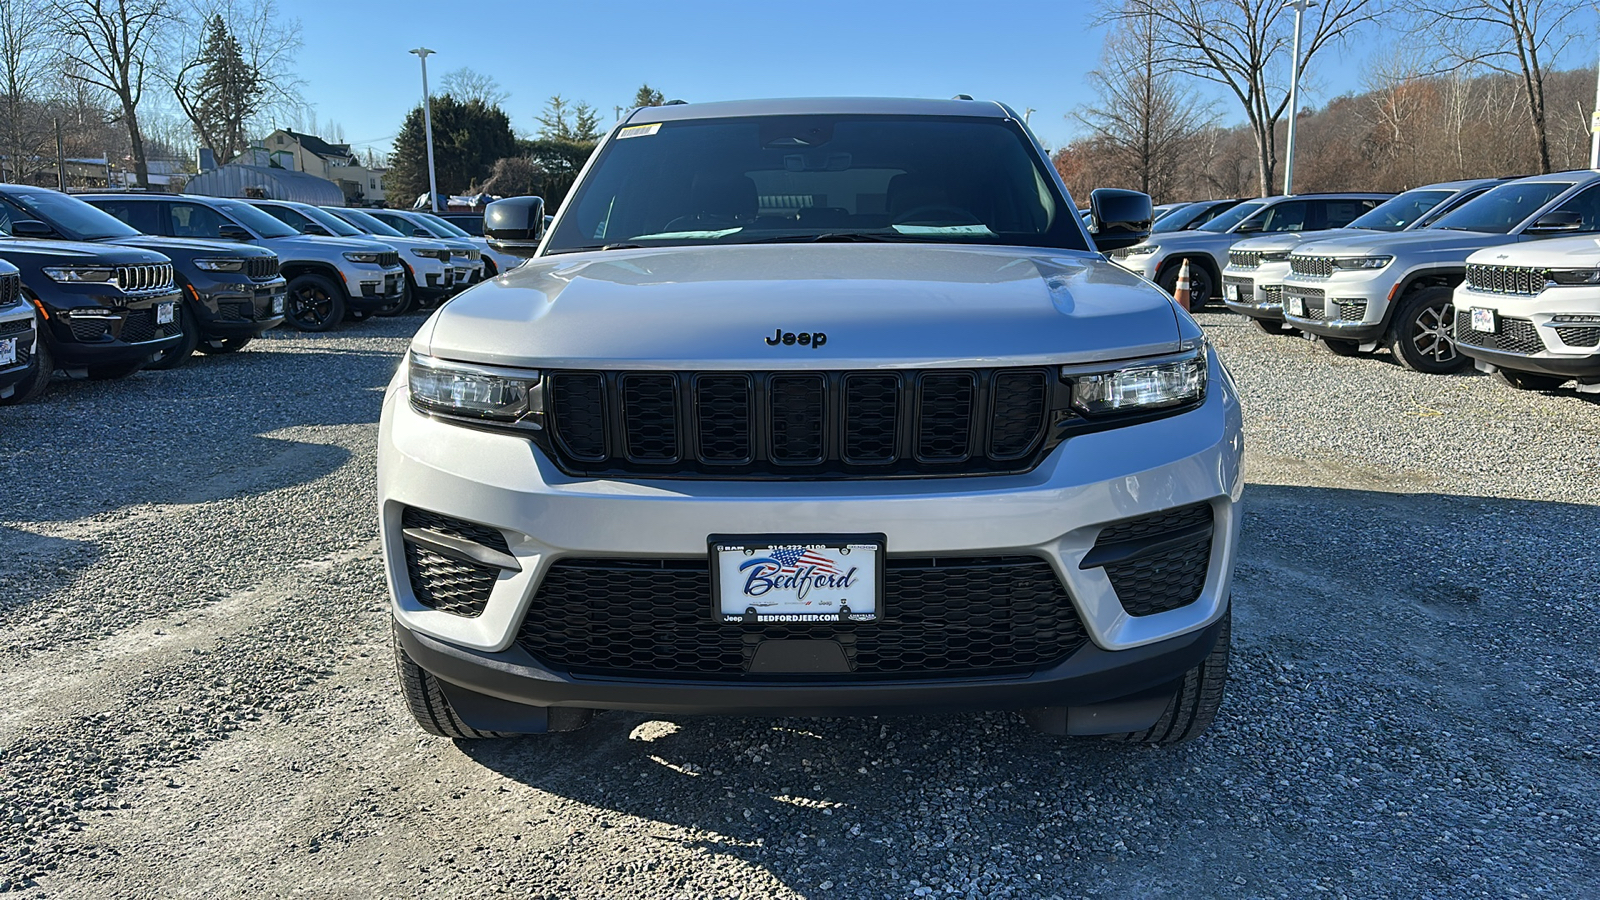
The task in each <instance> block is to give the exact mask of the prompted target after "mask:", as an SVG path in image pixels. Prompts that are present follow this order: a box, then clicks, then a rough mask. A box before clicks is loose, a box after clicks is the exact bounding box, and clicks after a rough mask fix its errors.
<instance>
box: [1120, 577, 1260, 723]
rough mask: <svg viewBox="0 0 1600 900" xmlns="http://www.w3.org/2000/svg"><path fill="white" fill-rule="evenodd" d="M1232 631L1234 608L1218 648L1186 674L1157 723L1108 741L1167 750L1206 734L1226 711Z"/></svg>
mask: <svg viewBox="0 0 1600 900" xmlns="http://www.w3.org/2000/svg"><path fill="white" fill-rule="evenodd" d="M1232 632H1233V609H1232V608H1229V610H1228V611H1227V612H1226V613H1223V615H1222V628H1220V629H1219V630H1218V631H1217V643H1216V646H1214V647H1212V648H1211V653H1210V654H1208V655H1207V656H1206V658H1205V660H1204V661H1203V662H1201V663H1200V665H1198V666H1195V667H1194V668H1192V669H1190V670H1189V671H1188V672H1186V673H1184V676H1183V681H1182V682H1181V683H1180V684H1179V687H1178V693H1176V694H1174V695H1173V697H1172V702H1171V703H1169V704H1167V709H1166V712H1163V713H1162V714H1161V718H1159V719H1157V720H1156V724H1154V725H1152V726H1150V727H1149V728H1148V729H1146V730H1144V731H1130V732H1126V733H1124V734H1108V735H1106V740H1111V741H1123V742H1126V743H1136V744H1155V745H1157V746H1164V747H1165V746H1171V745H1173V744H1182V743H1184V742H1186V741H1192V740H1194V739H1195V738H1197V737H1199V736H1200V735H1202V734H1204V733H1205V731H1206V729H1208V728H1210V727H1211V722H1212V721H1213V720H1214V719H1215V718H1216V717H1217V710H1218V709H1221V708H1222V696H1223V693H1224V690H1225V688H1226V686H1227V684H1228V656H1229V654H1230V652H1231V648H1230V645H1231V643H1232V640H1231V635H1232Z"/></svg>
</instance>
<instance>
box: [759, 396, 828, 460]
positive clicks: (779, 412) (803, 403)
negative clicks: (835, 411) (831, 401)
mask: <svg viewBox="0 0 1600 900" xmlns="http://www.w3.org/2000/svg"><path fill="white" fill-rule="evenodd" d="M827 387H828V383H827V379H825V378H824V377H823V376H821V375H774V376H772V379H771V383H770V384H769V386H768V392H767V395H768V398H769V400H768V402H769V404H770V408H771V413H770V418H771V422H772V460H773V462H777V463H786V464H790V465H804V464H817V463H820V462H822V460H823V458H824V455H825V453H826V450H827V447H826V444H825V443H824V441H825V438H826V435H825V432H824V427H825V426H824V422H825V420H826V416H827V406H828V394H827Z"/></svg>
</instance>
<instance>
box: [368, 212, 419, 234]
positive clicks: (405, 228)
mask: <svg viewBox="0 0 1600 900" xmlns="http://www.w3.org/2000/svg"><path fill="white" fill-rule="evenodd" d="M369 212H371V213H372V215H373V217H374V218H376V219H377V220H378V221H379V222H382V223H383V224H385V225H387V226H389V227H390V228H393V229H394V230H395V231H398V232H400V233H401V234H403V235H407V236H410V234H411V233H412V232H414V231H416V230H417V226H416V225H415V224H414V223H412V222H408V221H406V220H405V219H402V218H400V217H399V216H395V215H385V214H383V213H380V212H378V211H377V210H369Z"/></svg>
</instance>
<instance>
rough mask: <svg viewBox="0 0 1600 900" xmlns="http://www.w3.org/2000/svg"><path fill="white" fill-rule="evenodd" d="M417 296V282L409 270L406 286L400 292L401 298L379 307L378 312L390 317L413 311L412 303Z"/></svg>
mask: <svg viewBox="0 0 1600 900" xmlns="http://www.w3.org/2000/svg"><path fill="white" fill-rule="evenodd" d="M416 298H417V283H416V281H415V280H414V279H412V277H411V273H410V272H409V271H408V272H406V283H405V288H404V290H402V291H401V292H400V297H399V299H397V300H391V301H389V302H388V303H385V304H384V305H382V306H380V307H378V309H377V313H378V315H380V316H383V317H385V318H388V317H389V316H403V315H405V314H406V313H408V312H410V311H411V304H412V302H413V301H414V300H416Z"/></svg>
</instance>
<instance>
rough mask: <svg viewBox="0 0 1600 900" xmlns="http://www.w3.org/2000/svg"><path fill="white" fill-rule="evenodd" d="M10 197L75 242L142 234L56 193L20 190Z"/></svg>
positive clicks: (119, 220)
mask: <svg viewBox="0 0 1600 900" xmlns="http://www.w3.org/2000/svg"><path fill="white" fill-rule="evenodd" d="M7 197H8V198H9V199H10V200H11V201H12V202H14V203H16V204H17V205H18V206H20V207H22V208H23V209H24V210H25V211H27V212H28V213H29V214H30V215H32V216H34V217H36V218H38V219H39V221H41V222H44V223H45V224H46V225H49V226H50V227H51V228H54V229H55V230H56V231H58V232H60V234H61V235H62V236H63V237H66V238H70V239H72V240H75V241H103V240H106V239H108V238H122V237H134V236H136V235H138V234H139V231H138V230H137V229H134V228H131V227H129V226H128V225H127V224H126V223H125V222H123V221H122V220H121V219H118V218H117V217H116V216H113V215H111V214H110V213H108V212H105V211H104V210H100V209H97V208H95V207H93V206H90V205H89V204H87V203H85V202H83V201H82V200H79V199H78V198H76V197H68V196H67V195H66V194H61V193H57V192H56V191H17V192H15V193H11V194H7Z"/></svg>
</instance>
